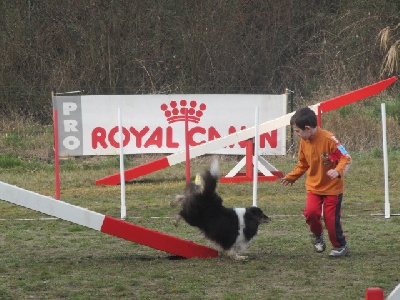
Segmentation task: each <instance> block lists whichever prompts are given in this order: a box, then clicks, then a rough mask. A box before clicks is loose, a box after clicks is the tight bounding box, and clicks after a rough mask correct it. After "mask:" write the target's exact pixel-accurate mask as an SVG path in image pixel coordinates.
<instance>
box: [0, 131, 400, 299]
mask: <svg viewBox="0 0 400 300" xmlns="http://www.w3.org/2000/svg"><path fill="white" fill-rule="evenodd" d="M45 137H46V134H45V135H44V136H43V138H40V137H37V136H36V137H35V138H32V139H26V138H25V139H24V140H21V139H19V138H18V136H15V135H7V136H5V135H3V136H2V137H1V139H0V145H1V146H0V147H3V150H2V151H1V152H2V153H1V154H0V180H1V181H4V182H7V183H10V184H15V185H17V186H19V187H22V188H25V189H28V190H31V191H34V192H38V193H40V194H43V195H47V196H54V195H55V187H54V167H53V164H52V159H51V157H50V158H46V155H45V154H43V153H47V152H51V151H50V150H48V149H49V147H51V139H50V140H49V139H48V138H47V139H46V138H45ZM38 143H43V144H45V145H47V146H46V147H47V148H46V147H45V148H46V149H47V150H45V151H42V150H41V149H39V148H40V147H39V146H37V148H36V149H37V154H38V155H37V156H40V159H38V158H35V157H36V156H35V148H32V147H33V145H37V144H38ZM11 146H12V147H13V148H12V147H11ZM10 149H14V151H10ZM27 149H29V153H30V154H29V157H28V156H24V155H23V153H26V152H27V151H28V150H27ZM50 149H51V148H50ZM46 151H47V152H46ZM39 152H40V154H39ZM352 156H353V160H354V162H353V165H352V168H351V170H350V172H349V173H348V175H347V178H346V191H345V196H344V203H343V218H342V223H343V227H344V230H345V234H346V236H347V238H348V242H349V245H350V248H351V255H350V256H348V257H344V258H338V259H337V258H330V257H328V253H329V250H330V249H329V248H328V251H326V252H325V253H322V254H318V253H315V252H314V251H313V247H312V245H311V239H310V233H309V231H308V228H307V226H306V224H305V222H304V218H303V216H302V210H303V206H304V201H305V192H304V178H302V179H301V180H299V181H298V182H297V183H296V184H295V185H294V186H293V187H283V186H281V185H280V184H278V183H277V182H260V183H259V186H258V206H259V207H260V208H262V209H263V210H264V211H265V212H266V213H267V215H269V216H270V217H271V218H272V222H271V223H269V224H265V225H262V227H261V228H260V231H259V234H258V236H256V237H255V239H254V240H253V242H252V243H251V244H250V246H249V249H248V250H247V252H246V255H248V256H249V259H248V260H247V261H243V262H242V261H232V260H229V259H227V258H218V259H187V260H176V259H171V255H170V254H168V253H165V252H162V251H158V250H155V249H152V248H149V247H145V246H142V245H138V244H135V243H132V242H128V241H125V240H122V239H118V238H116V237H113V236H109V235H106V234H103V233H101V232H98V231H94V230H91V229H88V228H85V227H82V226H79V225H75V224H72V223H69V222H66V221H63V220H58V219H53V218H50V219H42V218H48V216H46V215H43V214H41V213H38V212H35V211H31V210H28V209H25V208H22V207H18V206H16V205H13V204H9V203H7V202H4V201H0V228H1V231H0V232H1V233H0V299H365V297H364V293H365V289H366V288H368V287H373V286H378V287H381V288H382V289H383V290H384V292H385V296H388V295H389V293H390V292H391V291H392V290H393V288H394V287H395V286H397V284H399V283H400V273H399V271H398V270H399V267H400V262H399V255H400V244H399V238H398V237H399V235H400V217H396V216H393V217H391V218H390V219H385V218H384V216H383V215H382V214H383V212H384V180H383V161H382V153H381V152H380V151H379V150H375V151H370V152H368V153H362V154H360V153H352ZM154 158H155V156H152V155H148V156H145V155H142V156H130V157H128V158H126V167H127V168H129V167H133V166H136V165H139V164H141V163H144V162H146V161H149V160H153V159H154ZM236 159H240V158H236V157H229V158H227V157H221V161H220V164H221V168H222V173H223V174H225V173H227V172H228V171H229V170H230V169H231V168H232V167H233V166H234V165H235V163H236V161H237V160H236ZM267 159H268V160H269V161H270V162H271V163H272V164H273V165H275V166H276V167H277V168H278V169H280V170H282V171H283V172H288V171H290V170H291V169H292V168H293V167H294V165H295V163H296V160H295V158H293V157H292V156H290V155H288V156H287V157H267ZM209 161H210V159H209V157H201V158H197V159H195V160H194V161H193V162H192V168H191V169H192V173H193V174H194V173H195V172H197V171H200V170H202V169H203V168H206V167H207V166H208V164H209ZM399 163H400V154H399V153H398V152H390V155H389V183H390V185H389V186H390V199H391V205H392V213H400V189H399V186H398V178H399V177H400V169H399V168H398V165H399ZM118 167H119V162H118V158H116V157H111V158H76V159H69V160H62V161H61V182H62V184H61V199H62V200H63V201H65V202H68V203H71V204H74V205H79V206H82V207H85V208H88V209H90V210H93V211H96V212H99V213H102V214H106V215H110V216H114V217H117V218H118V217H119V216H120V187H119V186H95V185H94V181H95V180H96V179H99V178H101V177H104V176H106V175H110V174H113V173H116V172H118ZM184 185H185V166H184V165H183V164H181V165H177V166H173V167H170V168H168V169H164V170H162V171H159V172H155V173H153V174H150V175H148V176H146V177H143V178H140V179H138V180H136V181H134V182H133V183H131V184H128V185H127V186H126V197H127V199H126V205H127V219H126V220H127V221H128V222H132V223H136V224H138V225H141V226H145V227H148V228H151V229H154V230H157V231H160V232H163V233H167V234H170V235H174V236H177V237H180V238H183V239H187V240H191V241H194V242H197V243H200V244H203V245H208V244H207V242H206V241H205V240H204V239H203V237H202V236H201V235H200V234H199V232H198V231H197V230H196V229H195V228H192V227H190V226H188V225H186V224H185V223H184V222H182V223H181V225H180V226H179V227H177V228H175V227H174V226H173V224H172V218H173V216H174V214H175V213H176V208H172V207H171V206H170V201H171V200H172V199H173V198H174V197H175V195H176V194H178V193H180V192H181V191H182V189H183V187H184ZM218 189H219V193H220V194H221V196H222V197H223V198H224V203H225V205H226V206H250V205H251V204H252V183H242V184H220V185H219V187H218ZM374 214H381V215H378V216H374ZM27 219H28V220H27Z"/></svg>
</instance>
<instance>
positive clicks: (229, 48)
mask: <svg viewBox="0 0 400 300" xmlns="http://www.w3.org/2000/svg"><path fill="white" fill-rule="evenodd" d="M0 8H1V9H0V56H1V63H0V114H1V115H9V114H10V113H11V112H16V113H18V114H23V115H29V116H33V117H34V118H35V119H36V120H38V121H41V122H43V123H46V124H49V123H50V122H51V113H50V112H51V97H50V94H51V91H58V92H68V91H76V90H81V91H84V93H87V94H141V93H145V94H147V93H267V94H276V93H283V92H284V91H285V88H290V89H292V90H294V91H295V101H296V107H298V106H300V105H304V104H305V103H308V102H312V103H314V102H315V100H316V99H318V101H321V100H325V99H329V98H328V97H330V96H334V95H339V94H341V93H344V92H347V91H350V90H353V89H356V88H359V87H362V86H364V85H367V84H371V83H373V82H376V81H378V80H379V79H380V78H382V77H383V78H386V77H388V76H391V75H396V74H398V73H396V72H398V56H396V55H395V54H396V53H397V51H398V48H399V45H400V43H399V38H400V32H399V31H400V29H399V28H398V27H399V26H398V24H400V3H399V2H398V1H397V0H382V1H379V3H378V2H376V1H374V0H362V1H361V0H359V1H341V0H308V1H293V0H283V1H265V0H255V1H247V0H217V1H208V0H191V1H186V0H173V1H172V0H166V1H152V0H142V1H127V0H120V1H100V0H99V1H78V0H66V1H62V2H55V1H35V0H25V1H12V0H3V1H1V4H0ZM381 46H382V47H381ZM389 50H391V51H389ZM389 53H391V55H389V56H388V54H389ZM383 66H390V67H389V68H382V67H383ZM392 91H393V90H392ZM397 105H398V103H397Z"/></svg>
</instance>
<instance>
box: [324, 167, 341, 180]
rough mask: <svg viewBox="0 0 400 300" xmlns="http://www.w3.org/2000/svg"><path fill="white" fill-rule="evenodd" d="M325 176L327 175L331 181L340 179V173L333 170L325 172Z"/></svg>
mask: <svg viewBox="0 0 400 300" xmlns="http://www.w3.org/2000/svg"><path fill="white" fill-rule="evenodd" d="M326 175H328V176H329V177H330V178H331V179H335V178H338V177H340V173H339V172H338V171H336V170H335V169H330V170H329V171H328V172H326Z"/></svg>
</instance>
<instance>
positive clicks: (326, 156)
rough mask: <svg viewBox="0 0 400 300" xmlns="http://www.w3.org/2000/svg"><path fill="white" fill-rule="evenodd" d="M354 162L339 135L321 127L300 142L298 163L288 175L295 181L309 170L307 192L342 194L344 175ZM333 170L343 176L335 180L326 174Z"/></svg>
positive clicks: (287, 176)
mask: <svg viewBox="0 0 400 300" xmlns="http://www.w3.org/2000/svg"><path fill="white" fill-rule="evenodd" d="M350 164H351V157H350V155H349V154H348V153H347V151H346V149H345V148H344V147H343V146H342V145H341V144H340V143H339V141H338V140H337V139H336V138H335V136H334V135H333V134H332V133H331V132H329V131H327V130H323V129H321V128H319V127H317V130H316V132H315V134H314V135H313V136H312V137H311V138H310V139H308V140H301V141H300V148H299V153H298V163H297V165H296V167H295V168H294V169H293V171H292V172H290V173H289V174H287V175H286V176H285V178H286V179H288V180H289V181H292V182H294V181H296V180H297V179H299V178H300V177H301V176H302V175H303V174H304V173H305V172H307V179H306V190H307V192H312V193H314V194H317V195H338V194H341V193H343V189H344V181H343V175H344V171H345V170H346V169H347V168H348V167H349V166H350ZM330 169H335V170H336V171H338V172H339V174H340V177H339V178H335V179H331V178H330V177H329V176H328V175H327V174H326V173H327V172H328V170H330Z"/></svg>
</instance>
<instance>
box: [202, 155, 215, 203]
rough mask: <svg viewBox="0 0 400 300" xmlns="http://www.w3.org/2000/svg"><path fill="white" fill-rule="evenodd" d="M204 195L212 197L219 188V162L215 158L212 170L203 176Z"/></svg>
mask: <svg viewBox="0 0 400 300" xmlns="http://www.w3.org/2000/svg"><path fill="white" fill-rule="evenodd" d="M202 177H203V194H204V195H208V196H209V195H212V194H214V192H215V189H216V188H217V180H218V178H219V162H218V159H217V158H214V159H213V161H212V162H211V166H210V169H209V170H207V171H205V172H204V174H203V176H202Z"/></svg>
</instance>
